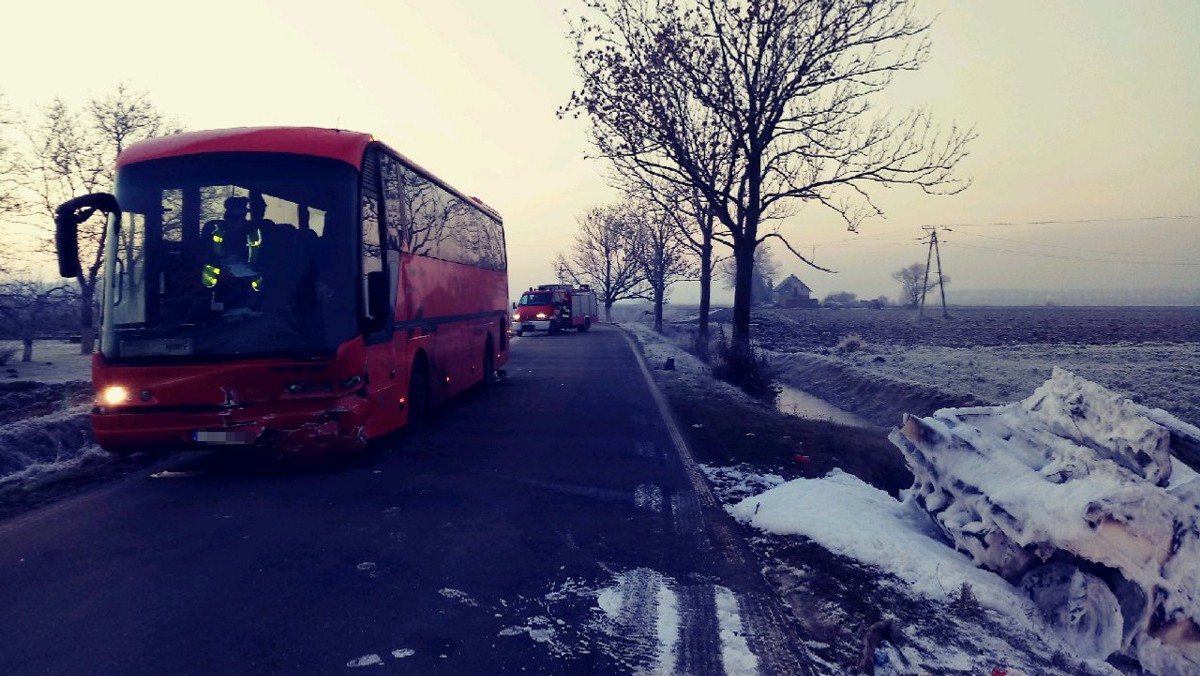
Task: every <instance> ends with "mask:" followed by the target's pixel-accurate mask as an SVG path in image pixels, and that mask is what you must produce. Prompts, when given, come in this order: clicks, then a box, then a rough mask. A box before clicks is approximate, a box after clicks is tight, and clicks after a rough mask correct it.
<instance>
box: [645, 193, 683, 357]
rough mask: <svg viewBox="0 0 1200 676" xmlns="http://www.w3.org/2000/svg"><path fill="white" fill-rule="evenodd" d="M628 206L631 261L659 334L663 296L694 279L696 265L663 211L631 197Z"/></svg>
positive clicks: (652, 202) (676, 225)
mask: <svg viewBox="0 0 1200 676" xmlns="http://www.w3.org/2000/svg"><path fill="white" fill-rule="evenodd" d="M629 206H630V211H631V212H632V213H631V214H630V219H629V220H630V224H631V225H632V233H631V234H632V237H633V242H634V258H635V259H636V260H637V263H638V265H640V266H641V268H642V275H643V277H645V280H646V285H647V286H648V287H649V292H650V293H649V295H650V300H651V302H652V303H653V304H654V330H655V331H658V332H660V333H661V332H662V328H663V305H664V304H665V303H666V300H667V292H668V290H669V289H670V287H671V285H673V284H675V283H677V282H682V281H685V280H693V279H696V274H697V269H696V261H695V258H694V257H693V256H692V255H691V251H690V250H689V248H688V246H687V243H686V240H684V239H683V236H682V234H681V232H680V227H679V224H678V222H677V221H676V220H675V218H673V216H672V214H671V213H670V212H669V211H668V210H667V209H666V208H664V207H663V206H662V205H659V204H657V203H656V202H654V201H652V200H646V199H638V198H637V197H631V199H630V202H629Z"/></svg>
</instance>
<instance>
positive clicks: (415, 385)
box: [408, 361, 430, 430]
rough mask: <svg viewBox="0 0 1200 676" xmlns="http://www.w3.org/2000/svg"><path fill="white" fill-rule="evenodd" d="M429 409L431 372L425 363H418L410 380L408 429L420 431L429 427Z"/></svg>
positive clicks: (414, 365)
mask: <svg viewBox="0 0 1200 676" xmlns="http://www.w3.org/2000/svg"><path fill="white" fill-rule="evenodd" d="M429 408H430V407H429V371H428V370H427V369H426V368H425V362H424V361H417V362H415V363H414V364H413V369H412V375H411V376H410V377H409V379H408V427H409V428H410V429H413V430H419V429H423V428H424V427H426V426H428V425H429Z"/></svg>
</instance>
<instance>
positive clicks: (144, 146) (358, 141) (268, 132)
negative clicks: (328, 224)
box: [117, 127, 372, 169]
mask: <svg viewBox="0 0 1200 676" xmlns="http://www.w3.org/2000/svg"><path fill="white" fill-rule="evenodd" d="M371 140H372V139H371V135H370V134H364V133H361V132H357V131H346V130H344V129H322V128H319V127H237V128H234V129H213V130H209V131H192V132H184V133H182V134H172V135H170V136H159V137H157V138H152V139H147V140H145V141H141V142H138V143H135V144H133V145H131V146H129V147H128V148H126V149H125V150H124V151H123V152H122V153H121V155H120V156H119V157H117V166H118V167H123V166H125V165H129V164H134V163H135V162H144V161H146V160H157V159H161V158H164V157H178V156H180V155H196V154H199V153H222V152H265V153H296V154H300V155H315V156H317V157H329V158H332V159H335V160H341V161H343V162H345V163H347V164H349V165H351V166H353V167H354V168H355V169H361V168H362V160H363V152H364V151H365V150H366V147H367V144H369V143H370V142H371Z"/></svg>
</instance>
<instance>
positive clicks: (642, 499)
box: [633, 484, 663, 512]
mask: <svg viewBox="0 0 1200 676" xmlns="http://www.w3.org/2000/svg"><path fill="white" fill-rule="evenodd" d="M662 501H663V495H662V489H661V488H659V487H658V486H655V485H653V484H640V485H639V486H638V487H637V488H636V489H634V492H633V503H634V505H636V506H637V507H638V509H645V510H647V511H651V512H661V511H662Z"/></svg>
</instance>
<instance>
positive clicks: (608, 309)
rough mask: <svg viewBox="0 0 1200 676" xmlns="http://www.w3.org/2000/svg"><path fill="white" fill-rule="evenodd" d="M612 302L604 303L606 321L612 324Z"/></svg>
mask: <svg viewBox="0 0 1200 676" xmlns="http://www.w3.org/2000/svg"><path fill="white" fill-rule="evenodd" d="M612 306H613V304H612V301H607V300H606V301H604V321H606V322H608V323H609V324H612Z"/></svg>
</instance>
